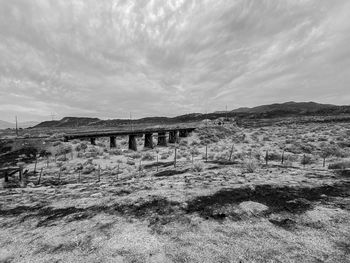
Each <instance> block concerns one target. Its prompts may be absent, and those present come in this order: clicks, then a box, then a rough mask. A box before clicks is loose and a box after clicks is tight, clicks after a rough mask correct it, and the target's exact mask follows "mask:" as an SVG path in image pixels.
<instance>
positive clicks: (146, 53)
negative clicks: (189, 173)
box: [0, 0, 350, 120]
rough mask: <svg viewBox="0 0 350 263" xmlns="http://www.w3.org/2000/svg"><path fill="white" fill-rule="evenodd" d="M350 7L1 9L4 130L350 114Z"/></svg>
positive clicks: (76, 5) (213, 4) (54, 4)
mask: <svg viewBox="0 0 350 263" xmlns="http://www.w3.org/2000/svg"><path fill="white" fill-rule="evenodd" d="M349 14H350V4H349V2H348V1H346V0H335V1H328V0H286V1H275V0H261V1H255V0H233V1H225V0H216V1H213V0H203V1H195V0H186V1H184V0H174V1H170V0H169V1H164V0H150V1H131V0H106V1H97V0H84V1H83V0H67V1H46V0H32V1H26V0H11V1H7V0H0V95H1V98H0V103H1V104H0V119H5V120H12V119H13V116H14V115H16V114H17V115H18V114H20V115H21V116H23V118H25V119H45V118H46V119H47V118H48V117H47V116H49V115H50V114H51V112H55V113H56V114H58V115H59V116H60V117H63V116H67V115H77V116H97V117H105V118H120V117H128V115H129V112H133V116H135V117H142V116H150V115H158V116H161V115H168V116H174V115H178V114H183V113H188V112H197V111H202V112H204V111H206V110H220V109H223V108H224V107H225V105H228V106H229V107H230V108H235V107H240V106H254V105H257V104H260V103H270V102H281V101H290V100H299V101H300V100H301V101H306V100H316V101H320V102H327V103H336V104H346V103H348V98H349V91H348V88H347V86H346V85H347V83H349V80H350V74H349V68H350V67H349V66H350V56H349V53H350V46H349V45H348V43H349V40H350V26H349V25H350V16H349Z"/></svg>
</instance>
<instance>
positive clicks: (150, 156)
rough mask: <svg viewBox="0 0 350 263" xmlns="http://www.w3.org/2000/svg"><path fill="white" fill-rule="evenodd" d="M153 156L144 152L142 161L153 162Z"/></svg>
mask: <svg viewBox="0 0 350 263" xmlns="http://www.w3.org/2000/svg"><path fill="white" fill-rule="evenodd" d="M154 159H155V158H154V155H153V154H152V153H150V152H146V153H145V154H144V155H143V156H142V161H153V160H154Z"/></svg>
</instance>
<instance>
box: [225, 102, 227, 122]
mask: <svg viewBox="0 0 350 263" xmlns="http://www.w3.org/2000/svg"><path fill="white" fill-rule="evenodd" d="M225 121H227V105H226V120H225Z"/></svg>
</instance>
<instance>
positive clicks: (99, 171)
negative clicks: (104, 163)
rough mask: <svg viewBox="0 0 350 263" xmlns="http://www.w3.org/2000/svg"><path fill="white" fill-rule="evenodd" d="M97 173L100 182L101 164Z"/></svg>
mask: <svg viewBox="0 0 350 263" xmlns="http://www.w3.org/2000/svg"><path fill="white" fill-rule="evenodd" d="M97 174H98V182H99V181H100V180H101V165H98V171H97Z"/></svg>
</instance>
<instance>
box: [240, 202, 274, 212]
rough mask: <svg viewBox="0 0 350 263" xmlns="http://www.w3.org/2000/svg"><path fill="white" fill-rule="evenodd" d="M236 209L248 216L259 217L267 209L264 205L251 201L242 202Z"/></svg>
mask: <svg viewBox="0 0 350 263" xmlns="http://www.w3.org/2000/svg"><path fill="white" fill-rule="evenodd" d="M238 207H239V209H240V210H241V211H242V212H243V213H245V214H248V215H259V214H262V213H263V212H265V211H267V210H268V209H269V207H268V206H266V205H263V204H260V203H257V202H252V201H246V202H242V203H240V204H239V206H238Z"/></svg>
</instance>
